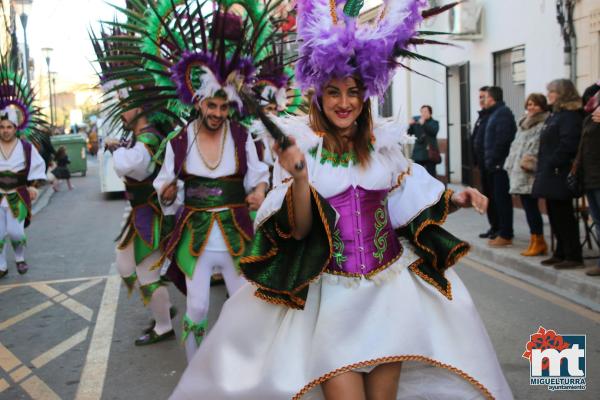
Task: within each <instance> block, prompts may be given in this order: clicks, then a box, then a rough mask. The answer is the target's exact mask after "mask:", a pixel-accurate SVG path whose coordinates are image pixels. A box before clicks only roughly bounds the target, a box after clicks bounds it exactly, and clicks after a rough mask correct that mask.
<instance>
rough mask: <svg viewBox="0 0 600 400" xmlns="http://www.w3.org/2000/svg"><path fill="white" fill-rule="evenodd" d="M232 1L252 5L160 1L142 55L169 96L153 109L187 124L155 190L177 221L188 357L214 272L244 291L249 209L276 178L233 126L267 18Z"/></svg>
mask: <svg viewBox="0 0 600 400" xmlns="http://www.w3.org/2000/svg"><path fill="white" fill-rule="evenodd" d="M233 3H238V5H239V4H242V5H243V4H244V2H243V1H236V2H234V1H225V0H224V1H217V2H214V5H215V10H212V11H211V10H206V7H204V9H203V7H202V6H200V5H199V4H198V3H197V2H195V1H184V0H182V1H175V2H173V1H171V0H161V1H159V2H158V3H157V4H156V5H153V4H150V5H149V7H150V9H151V10H150V12H149V13H148V14H147V15H148V18H147V21H146V26H145V29H144V32H146V33H145V34H146V37H145V38H144V40H143V46H142V54H141V57H142V59H144V60H145V68H146V69H147V70H148V71H151V73H152V74H153V75H154V77H155V81H156V86H157V87H160V88H161V92H160V94H159V95H157V96H148V95H146V96H144V98H145V101H146V103H147V105H148V107H151V108H155V107H158V106H159V105H160V104H164V106H165V108H166V110H167V111H168V112H171V113H172V114H173V115H177V116H181V117H182V119H184V120H185V121H186V122H185V126H184V128H183V129H181V130H176V131H175V132H173V133H172V134H171V135H169V138H168V142H166V143H165V144H164V146H163V151H164V163H163V165H162V167H161V169H160V172H159V174H158V176H157V177H156V179H155V181H154V187H155V189H156V190H157V192H158V193H159V197H160V202H161V206H162V208H163V211H164V212H165V214H176V224H175V229H174V231H173V235H172V236H171V238H170V240H169V242H168V244H167V246H166V250H165V252H166V254H165V256H166V257H168V258H170V260H171V266H170V268H169V272H168V274H169V276H170V277H171V278H172V280H173V281H174V282H175V283H176V284H178V287H179V288H180V289H181V290H182V291H183V292H185V293H186V294H187V308H186V314H185V316H184V318H183V337H182V339H183V341H184V343H185V348H186V354H187V356H188V358H189V359H191V357H192V356H193V354H194V352H195V351H196V349H197V347H198V346H199V345H200V343H201V341H202V339H203V337H204V335H205V332H206V330H207V322H208V321H207V315H208V307H209V298H210V280H211V275H212V274H213V272H220V273H221V274H222V275H223V277H224V280H225V284H226V287H227V290H228V292H229V294H230V295H232V294H233V293H234V292H235V291H237V290H238V289H239V288H240V287H241V286H242V285H243V284H244V283H245V281H244V279H243V278H242V277H241V275H240V273H239V269H238V262H239V258H240V257H241V256H242V255H243V253H244V252H245V250H246V247H247V246H248V244H249V241H250V239H251V238H252V235H253V231H252V222H251V220H250V217H249V208H250V207H251V208H255V209H257V208H258V207H259V206H260V204H261V203H262V201H263V200H264V197H265V192H266V190H267V187H268V180H269V176H268V168H267V166H266V165H265V164H263V163H261V162H260V161H259V159H258V156H257V154H256V148H255V146H254V143H253V141H252V137H251V136H250V135H248V133H247V131H246V130H245V129H244V128H243V127H242V126H241V125H240V124H238V123H236V122H235V121H234V120H233V119H232V118H231V115H233V114H234V113H240V112H241V111H242V108H243V107H242V102H241V100H240V97H239V95H238V89H239V85H240V83H241V84H244V85H247V84H249V83H250V82H251V80H252V78H253V74H254V70H255V67H254V65H253V61H255V60H256V58H255V57H254V56H255V55H256V54H255V53H253V49H258V48H261V47H262V46H257V44H258V43H259V42H260V41H261V40H265V34H263V33H264V32H265V29H263V28H264V27H263V28H260V27H259V26H257V24H258V23H259V21H262V19H261V15H262V14H261V13H263V12H262V11H260V9H259V8H260V7H259V4H252V6H251V7H249V8H247V9H244V13H243V14H244V15H243V16H239V15H235V14H233V13H231V12H229V11H230V10H229V9H230V6H231V5H232V4H233ZM207 11H211V12H210V13H209V15H208V16H206V14H207ZM192 22H193V23H192ZM253 32H255V33H256V34H254V33H253ZM245 35H247V36H245ZM248 38H249V39H248ZM135 96H137V94H135ZM164 99H168V101H167V102H164ZM161 102H163V103H161Z"/></svg>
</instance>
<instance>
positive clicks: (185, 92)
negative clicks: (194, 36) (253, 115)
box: [171, 51, 255, 109]
mask: <svg viewBox="0 0 600 400" xmlns="http://www.w3.org/2000/svg"><path fill="white" fill-rule="evenodd" d="M225 63H226V64H225V66H224V68H220V67H219V62H218V60H217V59H216V56H215V55H214V54H213V53H209V52H189V51H186V52H184V53H183V54H182V56H181V59H180V60H179V62H177V64H175V65H173V66H172V67H171V80H172V81H173V83H175V85H176V87H177V95H178V96H179V99H180V100H181V101H182V102H183V103H184V104H188V105H192V104H194V103H195V102H196V101H201V100H203V99H205V98H209V97H213V96H214V95H215V94H217V92H219V91H223V92H224V93H226V94H227V97H228V99H229V100H230V101H232V102H234V103H237V104H238V106H239V107H240V109H241V107H242V101H241V99H240V98H239V95H238V93H237V89H236V88H235V87H234V86H233V84H234V83H235V82H237V80H238V79H240V80H241V81H242V82H243V83H249V82H250V81H251V80H252V77H253V75H254V72H255V69H254V65H253V63H252V60H250V59H249V58H244V57H240V58H238V59H237V60H226V61H225Z"/></svg>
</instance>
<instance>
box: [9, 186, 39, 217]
mask: <svg viewBox="0 0 600 400" xmlns="http://www.w3.org/2000/svg"><path fill="white" fill-rule="evenodd" d="M15 193H16V194H17V196H19V198H20V199H21V201H22V202H23V204H25V208H27V217H29V219H31V218H32V217H33V215H31V207H30V206H28V205H27V202H26V201H25V199H24V198H23V196H21V193H19V192H18V191H15ZM27 193H29V186H27ZM5 194H8V193H5ZM6 202H8V196H7V198H6ZM29 203H33V200H31V196H29ZM9 208H10V207H9ZM13 215H14V214H13ZM27 217H25V218H27ZM16 218H17V217H16V216H15V219H16Z"/></svg>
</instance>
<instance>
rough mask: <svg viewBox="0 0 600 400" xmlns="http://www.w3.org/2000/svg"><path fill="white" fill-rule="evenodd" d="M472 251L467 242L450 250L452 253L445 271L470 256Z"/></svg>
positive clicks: (447, 259)
mask: <svg viewBox="0 0 600 400" xmlns="http://www.w3.org/2000/svg"><path fill="white" fill-rule="evenodd" d="M461 249H462V250H461ZM459 250H460V251H459ZM470 250H471V246H470V245H469V244H468V243H466V242H461V243H459V244H457V245H456V246H454V247H453V248H452V250H450V253H448V258H446V265H445V269H448V268H449V267H451V266H452V265H455V264H456V263H457V262H458V261H459V260H460V259H461V258H463V257H464V256H466V255H467V254H469V251H470Z"/></svg>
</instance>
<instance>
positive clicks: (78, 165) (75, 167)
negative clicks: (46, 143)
mask: <svg viewBox="0 0 600 400" xmlns="http://www.w3.org/2000/svg"><path fill="white" fill-rule="evenodd" d="M50 140H51V142H52V146H54V149H55V150H58V148H59V147H60V146H65V149H67V156H69V160H70V161H71V163H70V164H69V172H71V173H72V174H74V173H77V172H81V175H82V176H85V174H86V172H87V153H86V145H87V140H86V137H85V136H83V135H81V134H73V135H56V136H52V137H51V138H50Z"/></svg>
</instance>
